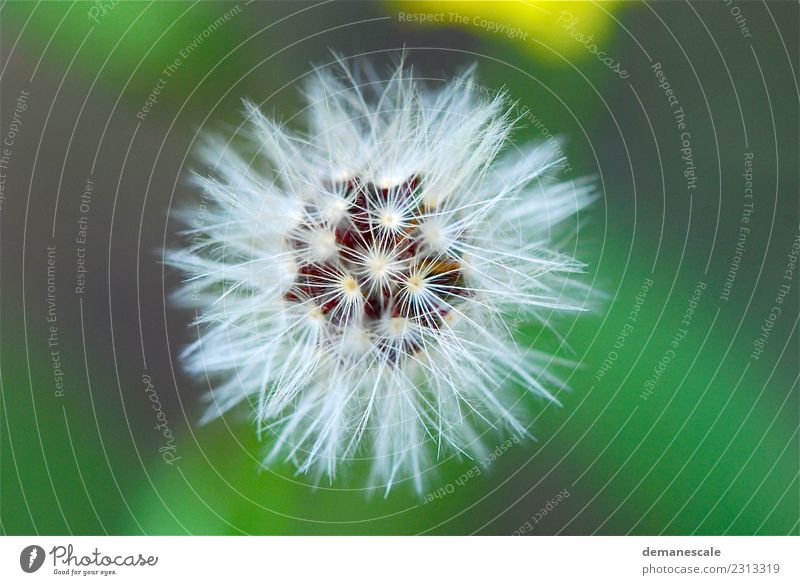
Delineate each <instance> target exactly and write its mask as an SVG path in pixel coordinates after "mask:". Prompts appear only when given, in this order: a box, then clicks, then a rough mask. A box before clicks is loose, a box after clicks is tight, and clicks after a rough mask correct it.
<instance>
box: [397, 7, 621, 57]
mask: <svg viewBox="0 0 800 585" xmlns="http://www.w3.org/2000/svg"><path fill="white" fill-rule="evenodd" d="M386 4H387V7H388V10H389V12H390V13H391V14H392V17H393V18H394V19H395V20H396V21H397V22H400V23H401V24H406V25H408V26H450V27H459V28H462V29H466V30H469V31H470V32H472V33H473V34H476V35H481V36H483V37H493V38H497V39H498V40H504V41H507V42H511V43H514V44H516V45H518V46H519V47H520V50H523V51H533V52H535V53H536V54H537V55H538V56H540V57H543V58H546V59H548V60H553V61H561V62H562V63H563V61H562V60H561V58H560V57H559V56H558V53H560V54H561V55H562V56H564V57H566V58H570V59H572V58H578V59H583V58H592V57H593V54H592V53H591V52H590V50H588V49H587V47H588V46H590V45H591V44H595V45H596V46H597V47H598V49H597V50H598V51H603V50H604V49H605V47H604V46H603V43H604V42H605V41H606V40H607V38H608V36H609V33H610V32H612V31H613V30H614V29H613V28H612V25H614V21H613V19H612V17H611V14H612V13H613V12H614V11H616V10H617V8H618V6H619V5H620V4H621V3H620V2H618V1H616V0H605V1H600V2H569V1H564V0H550V1H545V0H531V1H527V2H523V1H520V2H515V1H508V2H505V1H498V2H492V1H484V2H469V1H467V0H458V1H447V0H430V1H422V0H399V1H390V2H387V3H386ZM587 39H590V40H588V41H587ZM554 51H555V52H554Z"/></svg>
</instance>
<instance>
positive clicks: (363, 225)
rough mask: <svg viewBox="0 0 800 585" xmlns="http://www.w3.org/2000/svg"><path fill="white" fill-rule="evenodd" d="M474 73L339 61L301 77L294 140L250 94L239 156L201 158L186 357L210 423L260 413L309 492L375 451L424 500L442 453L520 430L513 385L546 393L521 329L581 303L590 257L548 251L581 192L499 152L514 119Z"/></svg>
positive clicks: (520, 155) (377, 483) (219, 153)
mask: <svg viewBox="0 0 800 585" xmlns="http://www.w3.org/2000/svg"><path fill="white" fill-rule="evenodd" d="M472 77H473V73H472V70H469V71H467V72H466V73H465V74H464V75H463V76H460V77H458V78H456V79H455V80H454V82H453V83H452V84H447V85H445V86H444V87H438V88H433V87H428V86H426V85H423V84H422V83H420V82H419V81H417V80H416V79H415V78H414V76H413V75H412V73H411V72H410V71H409V70H408V69H407V68H405V67H404V66H403V65H402V64H401V65H400V66H399V67H397V68H396V69H395V70H394V71H393V73H392V74H391V76H390V77H389V78H388V79H387V80H380V79H378V78H377V77H376V76H375V75H374V74H372V75H371V74H369V73H363V74H361V75H359V74H358V71H354V70H353V69H352V68H349V67H347V66H345V65H344V64H342V63H339V64H338V65H337V66H336V67H331V68H324V69H318V70H316V71H315V72H314V73H313V78H312V80H311V81H310V82H309V83H308V84H307V87H306V93H305V96H306V99H307V101H308V107H307V109H306V110H305V111H304V113H305V116H306V122H307V126H306V128H305V129H304V130H296V131H290V130H288V129H286V128H284V127H283V126H281V125H279V124H277V123H276V122H274V121H272V120H270V119H269V118H267V117H265V116H264V115H263V114H262V113H261V111H260V110H259V108H258V107H256V106H255V105H253V104H250V103H246V116H247V120H246V123H247V130H246V131H245V132H244V137H245V138H246V140H247V143H248V144H249V148H248V146H247V145H245V146H243V147H242V148H240V149H235V148H233V147H232V145H231V144H230V143H226V142H225V141H223V140H221V139H215V138H209V139H208V140H207V141H206V143H205V144H204V146H203V148H202V149H201V154H202V158H203V162H204V163H205V164H207V165H208V166H209V167H210V168H211V169H212V172H211V174H210V175H208V176H205V175H195V177H194V179H195V180H196V183H197V184H198V185H199V187H200V188H201V189H202V191H203V201H202V203H201V206H200V209H199V210H198V209H197V208H195V209H188V208H187V209H185V210H184V211H183V212H182V213H181V219H182V220H183V221H184V222H185V223H186V224H187V225H188V229H187V230H186V236H187V244H186V247H185V248H183V249H178V250H173V251H171V252H170V253H169V255H168V262H170V263H171V264H172V265H173V266H175V267H177V268H179V269H180V270H181V271H182V272H183V273H184V274H185V275H186V281H185V284H184V286H183V287H182V289H181V290H180V291H179V295H178V296H179V298H180V300H181V301H182V302H184V303H185V304H186V305H189V306H192V307H194V308H195V309H196V310H197V319H196V323H195V326H196V330H197V338H196V340H195V341H194V343H192V344H191V345H190V346H189V347H188V348H187V349H186V350H185V352H184V356H183V357H184V359H185V363H186V366H187V368H188V369H189V371H191V372H192V373H194V374H196V375H197V376H202V377H204V378H207V379H208V380H209V381H210V382H211V384H212V392H211V394H210V398H211V405H210V407H209V409H208V411H207V414H206V419H209V420H210V419H212V418H214V417H216V416H219V415H221V414H222V413H224V412H226V411H227V410H229V409H230V408H232V407H234V406H235V405H237V404H238V403H240V402H242V401H248V402H250V403H251V404H253V405H254V410H255V416H256V418H257V424H258V425H259V430H260V431H262V432H265V433H266V434H267V435H268V437H269V441H270V444H271V449H270V451H269V454H268V456H267V461H268V462H271V461H273V460H275V459H278V458H280V459H285V460H287V461H291V462H293V463H294V464H295V466H296V467H297V469H298V471H299V472H302V473H306V472H309V473H311V474H313V476H314V480H315V481H319V480H320V479H321V477H322V476H328V477H329V478H330V479H333V478H334V476H335V474H336V471H337V468H338V467H339V466H340V464H341V463H342V462H344V461H349V460H354V459H361V460H368V463H367V464H368V465H369V466H370V469H371V471H372V474H371V477H370V480H369V486H370V487H381V488H383V489H384V490H385V491H386V492H387V493H388V491H389V489H390V488H391V486H392V485H393V484H395V483H397V482H398V481H401V480H410V481H412V482H413V484H414V485H415V487H416V489H417V490H418V491H421V490H422V489H423V476H424V475H425V472H426V471H427V470H428V469H429V467H430V466H431V465H432V464H433V462H434V456H437V457H441V456H443V454H445V453H456V454H460V455H464V456H467V457H480V456H482V454H483V453H484V450H485V449H486V447H487V446H488V447H489V448H490V449H491V448H492V446H493V445H495V443H496V441H497V440H498V434H497V431H498V430H499V431H500V432H504V433H513V434H515V435H517V436H521V435H525V434H527V427H528V422H527V418H528V416H529V415H527V414H526V412H527V409H526V405H527V404H528V402H529V401H527V400H525V396H524V395H525V394H533V395H538V396H541V397H544V398H546V399H548V400H554V398H553V396H552V394H551V392H550V390H552V389H553V388H558V387H559V381H558V379H557V378H556V377H555V376H554V375H553V374H551V373H550V372H549V368H548V364H549V363H550V362H551V361H552V359H551V358H550V357H549V356H548V355H546V354H544V353H543V352H540V351H537V350H536V349H535V348H530V347H523V346H520V345H519V344H518V343H517V342H516V341H515V339H514V332H513V330H514V324H515V323H517V322H519V321H520V319H522V320H530V321H538V322H540V323H543V324H545V325H547V326H550V322H551V319H552V317H553V314H554V313H558V312H561V311H579V310H583V307H584V305H585V298H586V290H585V288H584V286H583V285H581V284H580V283H579V281H578V280H576V279H575V277H574V275H575V273H577V272H580V271H581V270H582V268H583V266H582V265H581V264H580V263H579V262H577V261H576V260H575V259H573V258H572V257H570V256H568V255H565V254H560V253H556V252H554V251H551V249H550V242H551V241H552V239H553V238H554V236H555V234H556V233H558V231H559V226H560V225H561V224H566V223H567V222H565V220H567V219H569V218H571V217H573V216H574V215H575V214H576V213H577V212H578V211H579V210H580V209H581V208H583V207H584V206H585V205H587V204H588V203H589V202H590V201H591V199H592V194H591V183H590V182H589V181H585V180H581V181H571V182H559V181H558V180H557V178H556V175H557V172H556V171H557V169H558V165H559V164H560V163H561V162H562V161H561V160H558V159H556V158H555V157H554V156H553V149H552V147H548V146H546V145H530V146H525V147H523V148H520V147H518V146H514V147H513V148H511V145H510V142H509V134H510V132H511V130H512V127H513V126H514V124H515V119H514V116H513V114H512V112H513V108H512V107H511V106H509V105H508V103H507V100H506V97H505V96H504V95H497V96H495V97H494V98H493V99H488V100H487V99H482V98H481V97H480V95H479V94H476V92H474V91H473V90H472V89H471V88H472V87H474V85H473V83H472ZM562 231H563V230H562ZM488 431H492V432H491V433H488ZM487 435H488V436H489V437H490V438H489V439H487ZM506 436H507V435H506ZM491 437H494V438H493V439H492V438H491ZM499 440H503V437H502V436H501V438H500V439H499Z"/></svg>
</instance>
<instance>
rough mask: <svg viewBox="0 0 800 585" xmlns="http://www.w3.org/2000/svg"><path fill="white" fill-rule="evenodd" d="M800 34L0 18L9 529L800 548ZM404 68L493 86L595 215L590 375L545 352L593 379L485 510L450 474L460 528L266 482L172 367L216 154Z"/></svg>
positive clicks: (270, 7) (366, 13)
mask: <svg viewBox="0 0 800 585" xmlns="http://www.w3.org/2000/svg"><path fill="white" fill-rule="evenodd" d="M422 14H432V15H434V17H432V18H431V20H433V22H428V23H424V22H420V21H424V20H426V18H424V17H422V16H421V15H422ZM408 15H417V16H416V17H410V16H408ZM439 15H440V16H439ZM453 15H456V16H453ZM220 18H222V20H219V19H220ZM436 20H439V21H442V22H436ZM797 22H798V5H797V3H794V2H771V3H769V4H757V3H749V2H734V3H731V4H725V3H723V2H719V3H707V2H697V3H689V4H685V3H677V2H668V3H650V4H639V3H619V2H617V3H599V4H584V3H570V2H556V3H547V2H528V3H468V2H450V3H447V2H428V3H418V2H398V3H377V2H323V3H319V4H303V3H295V2H252V3H247V2H238V3H236V2H230V3H222V2H120V3H112V2H105V3H103V2H15V1H12V0H8V1H6V2H4V3H3V4H2V6H0V57H2V58H1V59H0V62H1V63H2V64H1V65H0V66H1V67H2V86H0V97H1V98H2V102H1V109H2V115H1V116H0V122H2V131H1V132H0V136H1V137H2V139H3V140H4V141H5V146H3V147H2V148H5V150H4V151H2V152H0V155H2V157H3V158H2V159H0V162H2V166H1V167H0V170H1V171H2V173H3V174H2V176H1V177H0V178H2V179H3V181H4V182H3V183H2V189H3V190H2V192H0V194H1V195H2V198H0V203H1V204H2V205H1V206H0V230H1V231H0V242H1V244H0V245H1V246H2V247H1V248H0V332H1V333H2V335H1V336H0V390H2V401H1V402H0V408H2V411H0V458H1V459H0V473H1V474H2V475H0V522H2V525H1V526H0V529H2V531H3V532H4V533H6V534H29V533H45V534H105V533H108V534H188V533H191V534H240V533H248V534H407V533H433V534H469V533H481V534H511V533H515V532H516V533H528V534H629V533H630V534H789V533H791V534H797V533H798V519H799V518H800V511H799V505H798V502H799V498H798V494H799V490H798V487H799V485H798V468H799V465H800V463H799V462H800V450H799V446H800V443H798V414H800V410H799V407H800V403H799V402H798V396H800V395H799V394H798V387H797V377H798V371H799V370H800V368H799V367H798V365H799V364H798V361H800V357H798V351H799V348H798V332H797V324H798V288H799V287H800V283H798V273H797V272H798V267H797V265H796V262H797V257H796V250H797V248H796V247H795V248H794V256H793V255H792V254H793V246H797V245H798V244H797V242H798V222H799V221H800V217H798V216H799V215H800V212H798V166H799V165H798V133H799V132H800V128H799V125H800V122H799V121H798V120H799V119H798V91H797V65H798V27H797ZM215 23H216V24H215ZM503 27H505V28H503ZM590 36H591V39H590V38H589V37H590ZM403 47H405V49H406V51H407V53H408V58H409V61H410V62H411V63H412V64H413V65H414V67H415V71H416V72H417V74H418V75H422V76H425V77H429V78H431V82H430V83H432V84H437V83H448V82H449V80H450V79H452V76H453V74H454V73H455V72H456V71H458V70H460V69H461V68H462V67H463V66H465V65H467V64H469V63H472V62H477V65H478V68H477V71H478V79H479V81H480V82H481V83H482V84H484V85H485V86H486V87H487V88H490V89H492V90H495V89H499V88H502V87H505V88H507V89H508V90H509V92H510V94H511V96H513V98H514V99H516V100H518V102H519V106H520V107H521V108H522V107H524V108H527V109H529V110H530V112H531V116H530V117H529V118H528V119H526V120H525V121H524V122H523V127H521V128H520V129H519V131H518V132H517V133H516V134H515V140H517V141H519V142H524V141H527V140H531V139H537V138H538V139H541V138H543V137H546V136H547V135H549V134H552V135H558V136H563V137H565V138H566V139H567V149H566V150H567V154H568V162H569V170H568V171H567V173H566V178H577V177H579V176H583V175H592V174H593V175H595V176H597V177H598V181H599V184H600V186H601V190H602V198H601V199H600V200H599V201H598V202H597V204H595V206H594V207H593V208H592V209H591V210H590V211H589V212H588V213H586V214H585V215H584V216H583V217H581V224H580V226H579V230H578V237H577V242H578V244H577V245H578V252H577V253H578V256H579V257H580V258H581V259H582V260H584V261H586V262H587V263H588V264H589V267H590V268H589V273H588V274H587V282H588V283H591V284H592V285H593V286H594V287H597V288H598V289H600V290H602V291H604V292H605V293H606V294H607V295H608V298H607V299H606V300H605V301H603V303H602V304H601V307H600V308H599V309H598V310H597V311H596V312H595V313H594V314H590V315H584V316H581V317H580V318H578V319H572V318H568V319H564V320H562V321H561V324H560V328H559V331H560V332H561V333H562V334H563V336H564V338H565V343H564V344H562V343H560V341H559V340H558V339H555V338H552V337H551V336H547V335H542V334H541V332H540V331H536V330H529V331H528V332H527V333H528V334H529V335H530V336H531V339H535V341H536V346H537V347H540V348H543V349H547V350H548V351H553V352H556V353H558V354H559V355H562V356H565V357H570V358H571V359H574V360H576V361H578V362H580V364H581V365H580V367H579V368H578V369H576V370H575V371H574V372H567V374H568V376H569V385H570V387H571V388H572V390H571V391H570V392H569V393H562V394H561V395H560V396H559V398H560V399H561V401H562V403H563V407H562V408H557V407H554V406H552V405H548V406H543V405H539V406H538V407H537V410H536V411H535V412H536V414H535V418H534V419H533V420H532V427H531V430H532V433H533V434H534V435H535V436H536V438H537V440H536V441H527V442H521V443H519V444H515V445H513V447H512V448H510V449H509V450H508V451H506V452H504V453H503V454H502V455H501V456H499V457H498V458H497V460H496V461H494V462H493V463H491V465H489V467H488V468H487V469H485V470H484V471H483V473H481V475H480V476H478V477H473V478H470V479H468V480H467V481H459V478H460V477H462V474H464V473H465V472H467V471H468V470H469V469H471V468H472V467H473V466H474V465H475V462H468V461H458V460H455V459H447V460H445V461H442V462H441V463H440V464H439V465H438V466H437V467H436V469H435V470H434V472H433V474H432V475H431V477H430V478H429V479H428V484H427V488H428V494H438V495H439V496H441V497H434V496H429V497H425V495H423V496H422V497H420V496H418V495H417V494H415V493H414V492H413V489H412V487H411V486H410V485H405V484H401V485H399V486H398V488H397V489H396V490H395V491H394V492H392V493H391V494H390V496H389V497H388V498H385V499H384V498H383V497H381V496H378V495H373V496H368V495H366V494H365V493H364V492H363V491H362V490H361V489H360V486H361V485H362V484H363V481H364V480H363V478H364V470H363V469H361V468H360V467H358V466H356V467H355V468H353V469H351V470H350V471H349V472H348V473H345V474H343V477H342V478H341V479H339V480H337V482H335V483H334V484H333V485H332V486H329V485H323V486H321V487H319V488H316V489H315V488H313V487H311V486H309V485H308V482H307V480H306V478H304V477H296V476H294V475H293V470H292V469H291V468H290V467H289V466H285V467H281V466H278V467H274V468H270V469H265V468H263V467H262V466H261V465H260V463H259V461H260V457H261V455H262V454H263V452H264V449H265V448H266V446H265V445H263V444H261V443H259V441H258V440H257V438H256V435H255V432H254V425H253V424H252V421H251V420H250V415H249V413H248V412H247V410H246V409H241V410H240V411H238V412H237V413H236V414H235V415H231V416H228V417H226V418H225V419H224V420H218V421H216V422H214V423H212V424H209V425H207V426H200V425H198V424H197V419H198V417H199V414H200V412H201V410H202V404H201V396H202V395H203V394H204V392H205V388H204V387H203V385H202V384H201V383H199V382H197V381H194V380H191V379H189V378H187V377H186V376H185V375H184V374H183V373H182V372H181V369H180V366H179V363H178V361H177V359H176V355H177V352H178V351H179V349H180V348H181V347H182V346H183V345H184V344H186V343H187V342H188V341H189V340H190V339H191V332H190V331H188V330H187V323H188V321H189V319H190V318H191V315H189V314H186V313H183V312H180V311H175V310H174V309H172V308H169V306H168V305H166V304H165V302H164V297H165V294H168V293H169V291H170V290H171V289H172V288H173V287H174V286H175V285H176V283H177V282H178V276H176V275H175V274H172V273H171V272H170V271H168V270H165V269H164V268H163V267H162V265H161V264H160V263H159V261H158V251H159V250H160V249H162V248H163V246H164V242H165V241H167V242H172V241H174V232H173V230H174V226H173V225H172V224H171V223H169V222H168V221H167V214H168V212H169V209H170V207H171V206H172V205H174V204H175V202H176V201H183V200H186V198H189V197H191V196H192V192H191V189H190V188H188V187H187V186H186V184H185V181H184V179H185V177H186V173H187V170H188V168H189V167H190V166H191V164H192V157H191V151H192V147H193V143H194V141H195V139H196V133H197V132H198V131H200V130H202V129H206V128H213V129H225V128H227V127H229V126H230V127H231V128H235V127H236V126H238V124H239V123H240V121H241V116H240V113H241V107H240V100H241V98H242V97H249V98H250V99H253V100H255V101H257V102H261V101H264V106H263V109H264V111H265V112H268V113H270V114H275V115H276V116H278V117H280V118H282V119H289V118H290V117H291V116H292V115H293V114H294V113H295V112H296V111H297V109H298V108H299V107H301V106H302V100H301V99H300V93H299V87H298V83H300V82H302V79H303V76H304V75H305V74H306V73H307V72H308V71H309V69H310V64H315V65H317V64H324V63H327V62H329V61H330V60H331V58H332V57H331V53H330V51H331V50H334V51H336V52H337V53H339V54H341V55H344V56H354V55H360V54H369V55H370V57H369V58H370V59H371V60H373V61H374V62H375V63H376V64H377V65H378V67H379V69H380V68H381V67H383V64H388V63H391V62H392V60H393V59H396V57H397V51H398V50H399V49H402V48H403ZM184 54H185V57H184V56H183V55H184ZM176 59H178V60H179V64H178V65H175V60H176ZM601 59H605V62H603V61H602V60H601ZM616 63H619V65H620V66H619V67H617V68H616V70H614V66H615V64H616ZM169 64H173V65H175V71H172V72H171V73H170V74H169V75H168V76H167V77H166V78H165V80H166V83H165V84H163V85H164V86H163V89H162V90H161V92H160V93H159V95H158V96H157V101H156V103H155V104H153V105H152V108H150V110H149V111H147V112H144V113H143V108H144V106H145V102H146V100H147V99H148V95H149V94H150V93H151V92H152V91H153V88H154V87H156V86H157V84H158V81H159V78H160V77H164V76H165V73H164V71H165V67H167V65H169ZM658 64H660V71H661V72H663V74H664V75H665V76H666V80H668V82H669V84H670V89H671V90H672V91H673V92H674V97H675V99H677V100H678V104H673V105H670V104H669V103H668V96H667V95H666V94H665V91H664V88H662V87H659V85H660V84H663V83H664V78H659V76H658V75H657V74H656V70H659V65H658ZM623 73H624V74H625V75H623ZM23 106H24V107H23ZM678 107H682V108H683V114H684V115H685V118H684V119H683V120H682V121H683V122H684V123H685V124H686V127H685V128H680V129H679V128H678V125H677V124H678V120H677V119H676V114H675V110H676V109H677V108H678ZM137 114H139V115H138V116H137ZM684 132H686V133H688V136H687V135H683V136H682V133H684ZM9 137H10V138H11V144H10V145H9V144H8V139H9ZM686 140H688V145H687V144H686V143H682V142H683V141H686ZM682 148H684V151H683V152H682ZM686 148H689V149H690V152H689V151H688V150H685V149H686ZM689 155H691V160H690V161H689V160H687V159H688V158H689ZM746 159H750V160H751V162H752V169H747V168H746V167H745V160H746ZM687 165H690V166H687ZM687 168H691V169H693V172H694V177H696V178H693V177H692V175H691V174H690V176H689V177H688V178H687V176H686V175H685V174H684V171H686V169H687ZM746 171H747V172H749V173H751V175H752V177H751V178H749V177H746V176H744V175H745V173H746ZM87 179H91V181H92V184H93V188H92V192H91V197H90V198H89V199H88V202H87V199H86V198H83V199H82V196H83V195H84V192H85V189H86V184H87ZM746 181H751V182H752V190H753V197H752V199H746V198H745V189H746V187H747V185H746V184H745V183H746ZM750 202H752V212H749V211H747V210H748V209H749V208H748V207H747V204H749V203H750ZM82 204H85V206H84V207H83V208H82V207H81V205H82ZM743 214H744V215H745V216H746V217H747V220H748V222H745V221H744V220H743ZM82 216H85V217H86V218H87V221H86V222H85V223H86V224H87V226H88V227H86V234H87V238H86V239H87V243H86V245H85V266H86V268H87V272H86V290H85V292H83V293H82V294H77V293H76V291H75V286H76V279H77V274H76V273H77V269H78V266H79V264H78V260H79V259H78V253H79V250H78V249H79V248H80V247H82V246H83V245H82V244H76V242H75V238H76V234H77V233H78V230H79V220H80V218H81V217H82ZM742 227H746V228H749V232H743V231H742V230H741V228H742ZM742 234H746V237H744V238H743V239H742V238H741V237H740V236H741V235H742ZM737 245H738V246H739V247H738V248H737ZM52 246H55V252H54V253H53V254H52V255H51V258H52V261H53V268H52V269H51V273H50V275H49V276H50V278H51V282H50V283H49V284H51V285H52V287H53V288H52V290H51V293H52V295H51V296H50V297H49V298H48V247H52ZM793 258H794V260H793ZM734 265H735V267H736V269H735V272H734V273H733V274H734V276H733V277H731V276H729V274H730V273H731V270H732V268H731V267H732V266H734ZM726 280H727V282H728V285H727V286H728V287H729V288H728V289H726ZM650 282H652V284H650V285H649V286H648V287H647V290H646V291H643V289H642V286H643V284H644V285H647V283H650ZM698 283H699V284H698ZM698 286H700V289H701V290H700V293H701V294H699V295H696V293H695V291H696V290H697V288H698ZM703 286H704V287H705V288H703ZM726 290H729V294H726V293H725V292H724V291H726ZM637 296H638V300H637ZM693 296H699V298H697V299H695V301H693V300H692V298H693ZM778 299H781V300H780V301H779V300H778ZM48 301H50V303H51V304H48ZM53 303H54V304H53ZM695 305H696V308H695V311H694V314H693V315H692V316H691V320H690V323H689V325H688V327H687V326H686V325H685V324H682V323H681V321H682V320H684V316H685V315H686V314H687V311H688V309H689V308H693V307H694V306H695ZM635 307H639V310H638V311H636V310H635ZM776 307H777V308H778V309H780V314H779V315H776V311H775V308H776ZM48 310H50V312H48ZM632 312H633V315H634V317H631V315H632ZM53 314H54V315H55V321H52V320H51V321H48V316H49V315H53ZM771 314H772V315H773V316H774V317H775V318H773V319H772V320H770V315H771ZM765 320H766V322H767V325H766V327H767V330H768V332H769V333H768V334H764V333H763V332H762V327H765ZM626 324H628V326H626ZM51 326H55V327H56V328H57V329H56V331H55V334H56V336H57V345H53V346H51V345H49V343H48V341H49V339H51V334H52V333H53V331H51V329H50V327H51ZM682 329H685V332H681V330H682ZM764 335H766V337H764ZM676 336H677V338H676ZM676 339H677V342H676V344H675V345H676V346H677V347H673V346H672V345H671V344H672V342H673V340H676ZM759 339H762V340H763V339H766V342H765V344H764V345H763V348H762V351H761V352H760V354H758V355H755V353H757V352H755V347H756V345H754V344H755V343H757V342H758V340H759ZM671 349H672V350H673V351H672V352H670V350H671ZM53 351H58V352H59V354H57V356H55V358H54V356H53V354H52V352H53ZM665 358H666V359H665ZM54 359H55V360H56V362H57V363H58V367H57V369H58V370H60V371H62V372H63V382H64V392H63V396H59V395H58V392H57V389H56V386H55V382H56V381H55V379H54ZM665 361H669V363H668V364H665ZM659 363H661V364H665V365H663V366H660V365H659ZM148 380H149V381H151V383H152V385H153V389H154V390H155V392H156V394H157V396H158V400H159V403H160V405H161V410H162V412H163V413H164V414H163V416H164V417H165V418H164V420H166V421H168V426H169V428H170V431H171V432H172V433H173V434H174V441H173V442H171V444H170V446H169V448H168V449H165V444H164V438H163V434H162V433H161V430H158V429H155V428H154V427H155V426H156V425H157V424H158V421H157V419H156V416H155V413H154V410H153V408H152V404H153V403H152V402H151V400H150V399H149V397H150V396H152V392H151V394H148V392H147V391H146V389H147V381H148ZM500 443H502V440H501V439H498V444H500ZM159 449H162V451H159ZM165 451H169V452H170V453H171V454H172V456H174V457H176V458H178V459H176V460H174V461H172V462H171V463H167V462H165V457H164V455H163V453H164V452H165ZM559 494H560V496H559ZM565 494H568V496H567V495H565ZM426 495H427V494H426Z"/></svg>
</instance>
